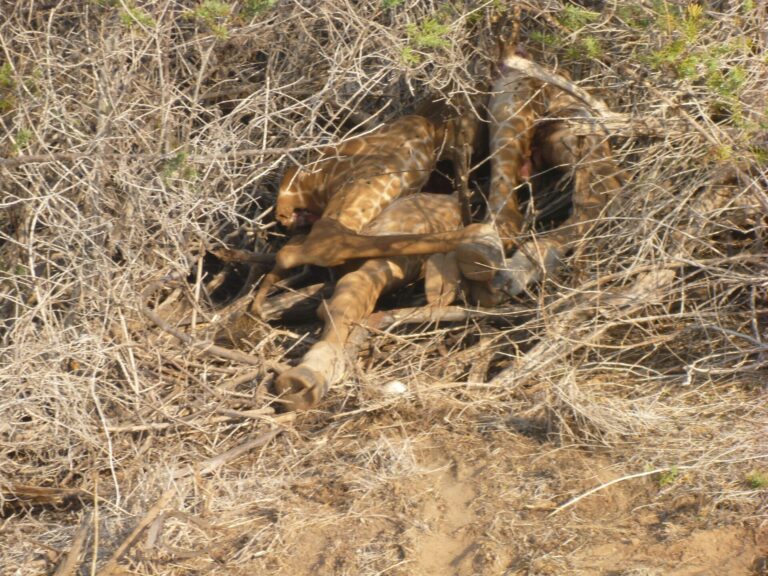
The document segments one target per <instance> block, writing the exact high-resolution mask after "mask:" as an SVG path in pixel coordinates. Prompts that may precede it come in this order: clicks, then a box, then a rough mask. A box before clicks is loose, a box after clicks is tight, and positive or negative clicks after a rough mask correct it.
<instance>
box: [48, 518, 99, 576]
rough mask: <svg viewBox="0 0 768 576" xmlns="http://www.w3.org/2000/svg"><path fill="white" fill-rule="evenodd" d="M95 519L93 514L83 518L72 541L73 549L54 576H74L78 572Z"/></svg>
mask: <svg viewBox="0 0 768 576" xmlns="http://www.w3.org/2000/svg"><path fill="white" fill-rule="evenodd" d="M92 519H93V512H89V513H87V514H86V515H85V516H83V521H82V522H80V527H79V528H78V529H77V532H76V533H75V538H74V540H72V547H71V548H70V549H69V552H68V553H67V555H66V557H65V558H64V560H62V562H61V564H59V567H58V568H56V572H54V573H53V576H72V574H74V573H75V572H76V571H77V568H78V566H79V565H80V555H81V554H82V552H83V546H84V545H85V541H86V539H87V538H88V532H89V530H90V526H91V521H92Z"/></svg>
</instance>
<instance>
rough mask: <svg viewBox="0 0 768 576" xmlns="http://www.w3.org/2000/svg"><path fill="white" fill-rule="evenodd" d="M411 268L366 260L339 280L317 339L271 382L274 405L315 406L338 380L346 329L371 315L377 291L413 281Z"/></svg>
mask: <svg viewBox="0 0 768 576" xmlns="http://www.w3.org/2000/svg"><path fill="white" fill-rule="evenodd" d="M412 268H413V266H409V265H408V264H407V263H405V264H403V262H402V259H395V260H368V261H367V262H365V263H364V264H363V265H362V266H361V267H360V268H359V269H358V270H356V271H354V272H350V273H349V274H346V275H345V276H344V277H343V278H342V279H341V280H340V281H339V283H338V284H337V285H336V289H335V290H334V293H333V296H332V297H331V299H330V301H328V302H323V304H322V305H321V307H320V309H319V310H318V314H319V315H320V316H321V318H323V320H324V322H325V327H324V329H323V333H322V335H321V337H320V340H319V341H318V342H317V343H316V344H315V345H313V346H312V348H310V350H309V351H308V352H307V353H306V354H305V355H304V357H303V358H302V359H301V362H300V363H299V365H298V366H296V367H294V368H291V369H290V370H287V371H286V372H283V373H282V374H281V375H280V376H279V377H278V378H277V380H276V382H275V390H276V392H277V393H278V395H279V401H280V402H281V403H282V404H283V405H284V406H285V407H286V408H288V409H290V410H297V409H298V410H305V409H308V408H311V407H313V406H315V405H316V404H317V403H318V402H319V401H320V400H321V399H322V398H323V396H324V395H325V394H326V392H327V391H328V389H329V388H330V386H332V385H334V384H337V383H338V382H339V381H340V380H341V379H342V378H343V376H344V363H345V361H344V344H345V342H346V341H347V338H348V336H349V333H350V331H351V329H352V328H353V326H354V325H355V324H356V323H358V322H360V321H362V320H363V319H365V318H366V317H367V316H369V315H370V314H371V312H373V308H374V306H375V304H376V301H377V300H378V298H379V296H380V295H381V294H382V292H385V291H389V290H393V289H395V288H397V287H398V286H400V285H401V284H402V283H403V282H404V281H406V280H409V279H410V278H411V277H413V276H415V274H414V273H413V272H414V271H413V270H411V269H412ZM409 272H410V274H409Z"/></svg>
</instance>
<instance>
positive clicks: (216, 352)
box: [141, 281, 287, 374]
mask: <svg viewBox="0 0 768 576" xmlns="http://www.w3.org/2000/svg"><path fill="white" fill-rule="evenodd" d="M162 286H163V282H162V281H158V282H153V283H152V284H150V285H149V287H147V289H146V290H144V292H143V293H142V301H141V311H142V313H143V314H144V316H146V317H147V318H149V319H150V320H151V321H152V322H154V323H155V324H156V325H157V326H158V327H159V328H161V329H162V330H163V331H165V332H167V333H168V334H170V335H171V336H173V337H174V338H176V339H178V340H180V341H181V342H183V343H184V344H186V345H187V346H189V347H190V348H192V349H194V350H195V351H196V352H197V353H199V354H202V355H204V356H215V357H218V358H223V359H225V360H231V361H233V362H240V363H242V364H249V365H251V366H266V367H268V368H270V369H272V370H274V371H275V372H277V373H278V374H280V373H281V372H283V371H284V370H286V369H287V367H286V365H285V364H283V363H281V362H273V361H269V360H267V361H265V360H263V359H261V358H257V357H256V356H251V355H250V354H246V353H245V352H242V351H240V350H231V349H229V348H224V347H222V346H217V345H216V344H213V343H212V342H201V341H198V340H195V339H194V338H192V336H190V335H189V334H185V333H184V332H182V331H181V330H178V329H176V328H175V327H173V326H171V324H170V323H169V322H167V321H166V320H163V319H162V318H161V317H160V316H159V315H158V314H156V313H155V312H154V311H153V310H150V308H149V306H147V303H146V302H147V300H149V298H150V297H151V296H152V294H154V293H155V292H156V291H157V290H159V289H160V288H162Z"/></svg>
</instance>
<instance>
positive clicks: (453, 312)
mask: <svg viewBox="0 0 768 576" xmlns="http://www.w3.org/2000/svg"><path fill="white" fill-rule="evenodd" d="M529 312H531V308H530V307H529V306H521V305H512V306H503V307H498V308H485V309H483V308H464V307H462V306H418V307H413V308H396V309H394V310H387V311H383V312H375V313H373V314H371V315H370V316H369V317H368V318H367V319H366V321H365V322H364V324H363V325H364V326H367V327H370V328H375V329H377V330H385V329H388V328H393V327H395V326H402V325H405V324H424V323H428V322H461V321H463V320H472V319H475V318H493V317H499V316H507V315H516V314H525V313H529Z"/></svg>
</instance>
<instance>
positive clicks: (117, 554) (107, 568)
mask: <svg viewBox="0 0 768 576" xmlns="http://www.w3.org/2000/svg"><path fill="white" fill-rule="evenodd" d="M175 493H176V489H175V488H168V489H167V490H166V491H165V492H163V494H162V496H160V498H159V499H158V501H157V502H155V504H154V505H153V506H152V508H150V509H149V510H148V511H147V513H146V514H145V515H144V517H143V518H142V519H141V520H140V521H139V523H138V524H137V525H136V527H135V528H134V529H133V530H132V531H131V533H130V534H129V535H128V537H127V538H126V539H125V540H123V542H122V544H120V546H118V547H117V550H115V551H114V552H113V553H112V556H110V557H109V560H107V563H106V564H105V565H104V567H103V568H102V569H101V570H100V571H99V576H109V575H110V574H112V572H113V571H114V570H115V569H116V568H117V563H118V561H119V560H120V558H121V557H122V556H123V554H125V553H126V552H127V551H128V549H129V548H130V547H131V546H133V544H134V543H135V542H136V539H137V538H138V537H139V534H141V532H142V531H143V530H144V529H145V528H146V527H147V526H149V525H150V524H152V522H154V521H155V518H157V517H158V515H159V514H160V513H161V512H162V511H163V508H165V506H166V505H167V504H168V502H170V501H171V498H173V495H174V494H175Z"/></svg>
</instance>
